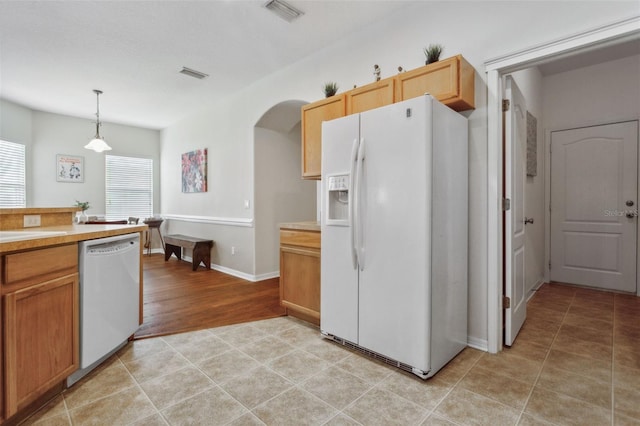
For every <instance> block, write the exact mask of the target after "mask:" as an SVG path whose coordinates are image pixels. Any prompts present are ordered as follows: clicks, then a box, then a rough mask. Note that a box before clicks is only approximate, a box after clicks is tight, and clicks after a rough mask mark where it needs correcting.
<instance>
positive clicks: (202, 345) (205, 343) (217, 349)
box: [171, 333, 232, 363]
mask: <svg viewBox="0 0 640 426" xmlns="http://www.w3.org/2000/svg"><path fill="white" fill-rule="evenodd" d="M171 345H172V346H173V347H174V348H175V349H176V350H177V351H178V352H180V353H181V354H182V355H183V356H184V357H185V358H186V359H188V360H189V361H191V362H193V363H197V362H199V361H202V360H204V359H207V358H211V357H213V356H216V355H220V354H221V353H223V352H226V351H228V350H231V349H232V348H231V346H230V345H229V344H228V343H226V342H225V341H223V340H222V339H219V338H217V337H216V336H214V335H213V334H211V333H208V334H207V335H204V336H202V338H200V339H197V340H195V341H187V342H175V343H172V344H171Z"/></svg>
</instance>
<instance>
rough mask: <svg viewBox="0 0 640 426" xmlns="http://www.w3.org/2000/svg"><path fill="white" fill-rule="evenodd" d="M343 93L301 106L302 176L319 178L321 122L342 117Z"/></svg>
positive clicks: (304, 177)
mask: <svg viewBox="0 0 640 426" xmlns="http://www.w3.org/2000/svg"><path fill="white" fill-rule="evenodd" d="M344 114H345V99H344V94H341V95H336V96H332V97H330V98H327V99H323V100H321V101H318V102H314V103H312V104H309V105H305V106H304V107H302V178H303V179H316V180H320V171H321V161H322V122H323V121H327V120H333V119H334V118H339V117H344Z"/></svg>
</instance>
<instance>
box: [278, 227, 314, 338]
mask: <svg viewBox="0 0 640 426" xmlns="http://www.w3.org/2000/svg"><path fill="white" fill-rule="evenodd" d="M280 304H281V305H282V306H284V307H285V308H287V313H288V314H289V315H292V316H296V317H299V318H301V319H304V320H306V321H309V322H312V323H314V324H317V325H319V324H320V232H319V231H308V230H294V229H281V230H280Z"/></svg>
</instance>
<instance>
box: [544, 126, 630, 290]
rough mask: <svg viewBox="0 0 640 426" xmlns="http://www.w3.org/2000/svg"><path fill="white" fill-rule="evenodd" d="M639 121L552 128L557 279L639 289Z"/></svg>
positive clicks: (553, 237) (554, 270)
mask: <svg viewBox="0 0 640 426" xmlns="http://www.w3.org/2000/svg"><path fill="white" fill-rule="evenodd" d="M637 156H638V122H637V121H628V122H623V123H615V124H608V125H602V126H592V127H583V128H578V129H571V130H563V131H557V132H552V134H551V256H550V259H551V262H550V270H549V277H550V279H551V280H552V281H558V282H565V283H572V284H580V285H585V286H590V287H597V288H604V289H609V290H621V291H628V292H635V291H636V286H637V284H636V250H637V241H636V239H637V230H636V227H637V211H638V198H637V197H638V188H637V185H638V160H637Z"/></svg>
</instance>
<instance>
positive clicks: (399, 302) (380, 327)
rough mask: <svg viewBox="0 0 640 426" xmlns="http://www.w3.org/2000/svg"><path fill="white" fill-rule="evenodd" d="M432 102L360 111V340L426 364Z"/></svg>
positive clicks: (403, 359)
mask: <svg viewBox="0 0 640 426" xmlns="http://www.w3.org/2000/svg"><path fill="white" fill-rule="evenodd" d="M431 102H432V100H431V98H430V97H420V98H415V99H412V100H409V101H405V102H401V103H397V104H393V105H389V106H386V107H383V108H378V109H375V110H371V111H367V112H364V113H362V114H361V117H360V121H361V138H362V139H363V140H364V143H365V144H366V150H365V156H364V158H363V160H362V164H363V169H362V173H363V179H362V185H361V187H362V192H361V194H360V195H361V197H360V200H361V206H360V207H361V208H360V209H359V210H360V211H361V212H362V214H361V216H360V219H359V220H362V225H363V226H362V229H363V232H362V235H360V241H361V244H362V248H361V251H362V252H364V255H365V256H366V262H365V265H364V269H362V268H361V271H360V286H359V290H360V297H359V299H360V308H359V345H360V346H362V347H365V348H367V349H370V350H372V351H375V352H378V353H380V354H383V355H385V356H387V357H390V358H393V359H395V360H398V361H400V362H403V363H406V364H408V365H411V366H413V367H416V368H419V369H422V370H424V371H428V370H429V368H430V359H429V357H430V350H429V342H430V315H431V310H430V306H431V304H430V282H429V280H430V275H431V247H430V243H429V241H430V231H431V228H430V223H431V221H430V216H431V204H430V200H431V184H430V182H431V109H432V105H431ZM323 232H324V231H323ZM323 248H324V247H323ZM323 256H324V254H323ZM323 263H324V258H323ZM323 273H324V270H323ZM323 297H324V293H323Z"/></svg>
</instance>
